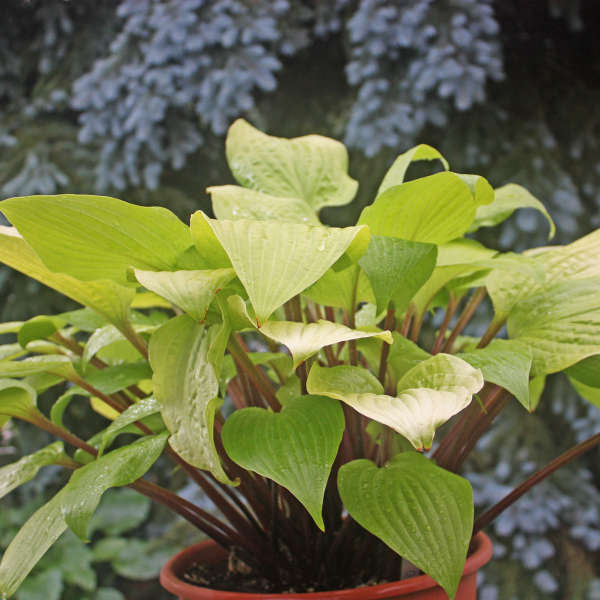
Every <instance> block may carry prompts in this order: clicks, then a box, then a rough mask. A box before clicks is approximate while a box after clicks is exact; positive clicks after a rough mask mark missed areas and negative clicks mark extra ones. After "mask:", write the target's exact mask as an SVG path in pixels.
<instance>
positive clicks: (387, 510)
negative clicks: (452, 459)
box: [338, 452, 473, 599]
mask: <svg viewBox="0 0 600 600" xmlns="http://www.w3.org/2000/svg"><path fill="white" fill-rule="evenodd" d="M338 488H339V491H340V496H341V498H342V501H343V502H344V505H345V506H346V508H347V510H348V512H349V513H350V515H351V516H352V518H353V519H355V520H356V521H357V522H358V523H359V524H360V525H362V526H363V527H364V528H365V529H367V531H370V532H371V533H372V534H374V535H376V536H377V537H378V538H379V539H381V540H382V541H383V542H385V543H386V544H387V545H388V546H389V547H390V548H391V549H392V550H394V551H395V552H397V553H398V554H400V555H401V556H402V557H403V558H405V559H407V560H408V561H410V562H411V563H413V564H414V565H416V566H417V567H418V568H419V569H421V570H422V571H424V572H425V573H427V574H428V575H430V576H431V577H432V578H433V579H435V581H437V582H438V583H439V584H440V585H441V586H442V587H443V588H444V590H446V593H447V594H448V596H449V597H450V598H451V599H452V598H454V596H455V594H456V590H457V588H458V584H459V582H460V578H461V576H462V572H463V569H464V565H465V561H466V558H467V550H468V548H469V542H470V540H471V533H472V530H473V491H472V489H471V485H470V484H469V482H468V481H467V480H466V479H463V478H462V477H459V476H458V475H455V474H453V473H450V472H448V471H445V470H444V469H441V468H440V467H437V466H436V465H435V464H434V463H433V462H432V461H430V460H429V459H427V458H425V457H424V456H421V455H419V454H416V453H415V452H403V453H401V454H399V455H398V456H397V457H396V458H395V459H394V460H393V461H392V462H391V463H389V464H388V465H386V466H385V467H383V468H380V469H378V468H377V466H376V465H375V464H374V463H372V462H371V461H369V460H364V459H363V460H354V461H352V462H350V463H347V464H345V465H343V466H342V467H341V468H340V471H339V475H338ZM357 490H360V493H357Z"/></svg>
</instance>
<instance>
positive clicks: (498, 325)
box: [477, 317, 506, 348]
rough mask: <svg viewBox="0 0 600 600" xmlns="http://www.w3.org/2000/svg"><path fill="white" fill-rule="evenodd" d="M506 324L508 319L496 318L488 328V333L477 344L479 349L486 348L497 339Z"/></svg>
mask: <svg viewBox="0 0 600 600" xmlns="http://www.w3.org/2000/svg"><path fill="white" fill-rule="evenodd" d="M504 323H506V318H504V317H502V318H500V319H497V318H496V317H494V318H493V319H492V322H491V323H490V325H489V327H488V328H487V331H486V332H485V333H484V334H483V337H482V338H481V339H480V340H479V344H477V347H478V348H485V347H486V346H487V345H488V344H489V343H490V342H491V341H492V340H493V339H494V338H495V337H496V335H497V334H498V332H499V331H500V330H501V329H502V327H504Z"/></svg>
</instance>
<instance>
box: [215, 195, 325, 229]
mask: <svg viewBox="0 0 600 600" xmlns="http://www.w3.org/2000/svg"><path fill="white" fill-rule="evenodd" d="M206 191H207V192H208V193H209V194H210V197H211V199H212V207H213V212H214V213H215V216H216V217H217V219H228V220H230V221H235V220H237V219H250V220H254V221H281V222H283V223H305V224H306V225H320V221H319V219H318V218H317V216H316V215H315V211H314V210H313V209H312V208H311V207H310V205H308V204H307V203H306V202H305V201H304V200H302V199H300V198H281V197H279V196H271V195H270V194H263V193H262V192H256V191H254V190H249V189H247V188H243V187H239V186H237V185H220V186H217V187H209V188H208V189H207V190H206Z"/></svg>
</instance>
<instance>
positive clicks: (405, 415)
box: [306, 354, 483, 450]
mask: <svg viewBox="0 0 600 600" xmlns="http://www.w3.org/2000/svg"><path fill="white" fill-rule="evenodd" d="M359 373H361V374H360V375H359ZM365 373H367V375H365ZM376 381H377V380H376V379H375V377H374V376H372V375H371V374H370V373H369V372H367V371H366V369H362V367H348V366H341V367H332V368H324V367H320V366H319V365H318V364H314V365H313V366H312V368H311V370H310V374H309V377H308V381H307V384H306V387H307V390H308V391H309V392H310V393H311V394H321V395H324V396H330V397H332V398H336V399H338V400H341V401H342V402H345V403H346V404H348V405H349V406H351V407H352V408H354V409H355V410H356V411H357V412H359V413H361V414H363V415H365V416H366V417H368V418H370V419H374V420H375V421H379V422H380V423H383V424H384V425H387V426H388V427H391V428H392V429H394V430H395V431H397V432H398V433H400V434H401V435H403V436H404V437H405V438H406V439H407V440H409V441H410V443H411V444H412V445H413V446H414V447H415V448H417V449H418V450H422V449H428V448H430V447H431V444H432V443H433V436H434V434H435V430H436V429H437V428H438V427H439V426H440V425H442V424H443V423H445V422H446V421H447V420H448V419H449V418H450V417H452V416H453V415H455V414H456V413H458V412H460V411H461V410H462V409H463V408H465V407H466V406H467V405H468V404H469V403H470V402H471V397H472V395H473V394H474V393H476V392H478V391H479V390H480V389H481V387H482V386H483V377H482V375H481V371H479V370H478V369H474V368H473V367H471V365H469V364H468V363H466V362H465V361H463V360H461V359H460V358H456V357H455V356H451V355H449V354H437V355H435V356H432V357H431V358H428V359H427V360H424V361H423V362H421V363H419V364H418V365H416V366H415V367H413V368H412V369H410V370H409V371H408V372H407V373H405V375H404V376H403V377H402V379H401V380H400V382H399V383H398V395H397V396H396V397H394V396H388V395H385V394H383V389H382V388H381V384H379V383H378V382H377V383H378V385H377V386H376V385H375V382H376Z"/></svg>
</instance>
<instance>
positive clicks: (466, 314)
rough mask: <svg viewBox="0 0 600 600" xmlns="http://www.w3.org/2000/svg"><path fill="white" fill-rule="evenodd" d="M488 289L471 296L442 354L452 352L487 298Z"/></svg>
mask: <svg viewBox="0 0 600 600" xmlns="http://www.w3.org/2000/svg"><path fill="white" fill-rule="evenodd" d="M485 295H486V289H485V288H484V287H480V288H478V289H477V290H475V292H474V293H473V295H472V296H471V298H470V299H469V301H468V302H467V304H466V305H465V308H464V309H463V311H462V313H461V315H460V317H459V318H458V321H457V322H456V325H455V326H454V328H453V329H452V333H451V334H450V336H449V337H448V339H447V340H446V343H445V344H444V345H443V346H442V352H452V346H453V344H454V342H455V341H456V338H457V337H458V336H459V335H460V334H461V333H462V330H463V329H464V328H465V326H466V325H467V323H468V322H469V321H470V320H471V317H472V316H473V314H474V313H475V311H476V310H477V307H478V306H479V305H480V304H481V302H482V300H483V299H484V298H485Z"/></svg>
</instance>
